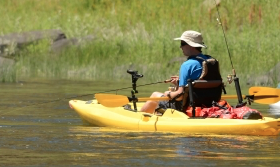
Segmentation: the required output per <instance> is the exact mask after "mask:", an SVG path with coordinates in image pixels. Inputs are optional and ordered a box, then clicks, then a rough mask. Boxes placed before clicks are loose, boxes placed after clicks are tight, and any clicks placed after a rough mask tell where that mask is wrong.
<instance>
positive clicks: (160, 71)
mask: <svg viewBox="0 0 280 167" xmlns="http://www.w3.org/2000/svg"><path fill="white" fill-rule="evenodd" d="M209 3H210V5H207V4H209ZM213 3H214V1H213V0H208V1H207V0H196V1H193V0H137V1H134V0H117V1H113V0H71V1H69V0H44V1H39V0H21V1H19V0H2V1H0V12H1V13H6V14H5V15H2V17H0V21H1V23H4V24H2V25H3V26H1V29H0V35H4V34H8V33H13V32H25V31H32V30H43V29H61V30H62V31H63V32H65V33H66V35H67V37H68V38H71V37H83V36H86V35H89V34H92V35H94V36H95V40H94V41H93V42H92V43H89V44H88V45H84V46H81V47H78V48H70V49H67V50H65V51H63V52H62V53H61V54H59V55H54V54H52V53H49V52H48V47H49V45H50V42H49V41H48V40H46V41H43V42H41V43H40V44H36V45H30V46H29V47H28V48H27V49H25V50H24V51H22V52H21V53H20V54H17V55H12V56H14V57H15V59H16V60H17V63H16V65H15V66H14V67H12V69H10V72H9V73H7V72H5V71H7V70H5V69H6V68H5V69H4V67H0V68H2V70H0V72H1V73H0V79H1V81H5V82H7V81H16V80H19V79H26V78H34V77H35V78H36V77H43V78H62V79H87V80H96V79H108V80H116V81H118V80H124V79H125V80H129V79H130V76H129V75H128V74H126V70H127V69H129V68H131V69H134V70H138V71H139V73H143V74H144V76H145V80H146V81H147V82H148V81H151V82H155V81H161V80H165V79H167V78H168V77H169V76H170V75H176V74H177V75H178V71H179V67H180V64H175V65H173V66H167V64H168V62H169V61H170V60H171V59H172V58H174V57H178V56H181V55H182V53H181V50H180V48H179V42H178V41H173V38H174V37H179V36H180V35H181V34H182V33H183V32H184V31H185V30H189V29H193V30H197V31H200V32H202V33H203V35H204V41H205V43H206V45H207V46H208V49H206V50H203V52H204V53H207V54H210V55H212V56H213V57H215V58H217V59H218V60H219V61H220V65H221V70H222V75H223V78H224V79H226V76H227V75H228V74H231V69H232V67H231V62H230V59H229V55H228V52H227V48H226V45H225V40H224V37H223V33H222V29H221V26H220V25H219V24H218V23H217V21H216V19H217V17H218V16H217V11H216V8H212V9H210V6H213ZM279 8H280V1H278V0H269V1H268V0H251V1H239V0H222V1H221V4H220V7H219V11H220V15H221V22H222V24H223V26H224V29H225V33H226V39H227V41H228V47H229V51H230V56H231V60H232V63H233V66H234V68H235V70H236V72H237V75H238V76H239V78H240V82H241V84H242V85H245V83H246V81H247V79H248V78H250V77H255V76H257V75H259V74H262V73H264V72H266V71H268V70H269V69H270V68H272V67H274V66H275V65H276V64H277V62H279V61H280V56H279V55H278V53H279V52H280V46H279V44H278V41H280V36H279V25H280V15H279ZM272 11H273V12H272Z"/></svg>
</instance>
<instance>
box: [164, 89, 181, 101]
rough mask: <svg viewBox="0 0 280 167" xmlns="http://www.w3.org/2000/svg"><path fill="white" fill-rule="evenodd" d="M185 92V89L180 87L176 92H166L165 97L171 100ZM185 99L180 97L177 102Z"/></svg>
mask: <svg viewBox="0 0 280 167" xmlns="http://www.w3.org/2000/svg"><path fill="white" fill-rule="evenodd" d="M183 92H184V87H179V88H178V90H176V91H175V92H171V91H166V92H164V95H165V96H167V97H169V98H170V99H173V98H175V97H176V96H177V95H179V94H181V93H183ZM182 99H183V95H182V96H180V97H179V98H178V99H176V100H177V101H180V100H182Z"/></svg>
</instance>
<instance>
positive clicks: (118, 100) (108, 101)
mask: <svg viewBox="0 0 280 167" xmlns="http://www.w3.org/2000/svg"><path fill="white" fill-rule="evenodd" d="M95 98H96V99H97V101H98V102H99V103H100V104H102V105H103V106H105V107H121V106H123V105H126V104H127V103H129V102H130V100H129V98H128V97H127V96H123V95H115V94H101V93H100V94H95ZM148 100H169V98H168V97H153V98H149V97H143V98H137V101H148Z"/></svg>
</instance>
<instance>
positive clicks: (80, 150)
mask: <svg viewBox="0 0 280 167" xmlns="http://www.w3.org/2000/svg"><path fill="white" fill-rule="evenodd" d="M103 85H104V83H96V82H74V81H71V82H70V81H55V82H54V81H52V82H43V81H41V82H37V83H36V82H30V83H23V84H19V83H17V84H0V87H1V90H0V94H1V97H2V98H1V99H0V134H1V138H0V161H1V165H0V166H94V165H96V166H159V165H162V166H226V165H235V164H236V165H238V166H277V165H278V163H279V162H280V160H278V157H279V156H280V153H279V151H278V150H279V148H280V146H279V142H280V137H278V136H277V137H265V136H261V137H258V136H228V135H190V134H184V133H159V132H142V131H127V130H120V129H112V128H105V127H91V126H88V125H86V124H83V122H82V121H81V119H80V118H79V116H78V115H77V114H76V113H75V112H74V111H73V110H71V109H69V107H68V100H69V99H67V98H68V97H71V96H79V95H83V94H89V93H95V92H97V91H105V88H104V86H103ZM129 86H130V85H129V83H128V85H123V84H120V85H116V84H115V83H114V84H112V86H111V87H110V88H112V89H116V88H120V87H129ZM156 86H157V89H165V87H166V85H163V86H162V88H160V87H159V85H156ZM35 88H36V89H35ZM154 88H155V87H154ZM107 89H108V87H107ZM139 89H140V88H139ZM139 89H138V90H139ZM152 89H153V87H151V89H150V90H149V89H146V92H145V91H144V90H141V92H143V94H141V95H139V96H147V95H149V94H150V92H152ZM129 91H130V90H127V91H123V92H119V93H120V94H125V93H128V94H127V95H129ZM159 91H160V90H159ZM139 92H140V91H139ZM90 98H92V96H87V97H79V99H85V100H86V99H90ZM57 99H58V100H57ZM56 100H57V101H56ZM49 101H54V102H52V103H48V102H49ZM38 103H42V104H40V105H37V104H38ZM230 103H231V104H234V101H232V102H230ZM26 105H29V106H27V107H24V106H26ZM252 108H257V109H259V110H260V111H265V110H266V109H267V106H265V105H257V104H254V106H253V107H252ZM263 114H264V115H268V113H267V112H263ZM221 128H223V127H221Z"/></svg>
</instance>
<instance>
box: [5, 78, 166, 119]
mask: <svg viewBox="0 0 280 167" xmlns="http://www.w3.org/2000/svg"><path fill="white" fill-rule="evenodd" d="M170 81H171V80H165V81H159V82H152V83H148V84H143V85H137V87H142V86H148V85H155V84H159V83H167V82H170ZM130 88H133V87H132V86H130V87H125V88H119V89H113V90H107V91H103V92H98V93H108V92H113V91H115V92H117V91H120V90H125V89H130ZM98 93H90V94H83V95H77V96H71V97H65V98H61V99H60V98H58V99H56V100H51V101H46V102H42V103H35V104H29V105H25V106H20V107H18V108H17V109H15V110H13V111H17V110H19V109H22V108H25V107H30V106H37V105H41V104H47V103H53V102H57V101H62V100H68V99H73V98H78V97H85V96H91V95H94V94H98ZM10 112H12V111H8V112H6V113H4V114H2V115H5V114H7V113H10Z"/></svg>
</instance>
